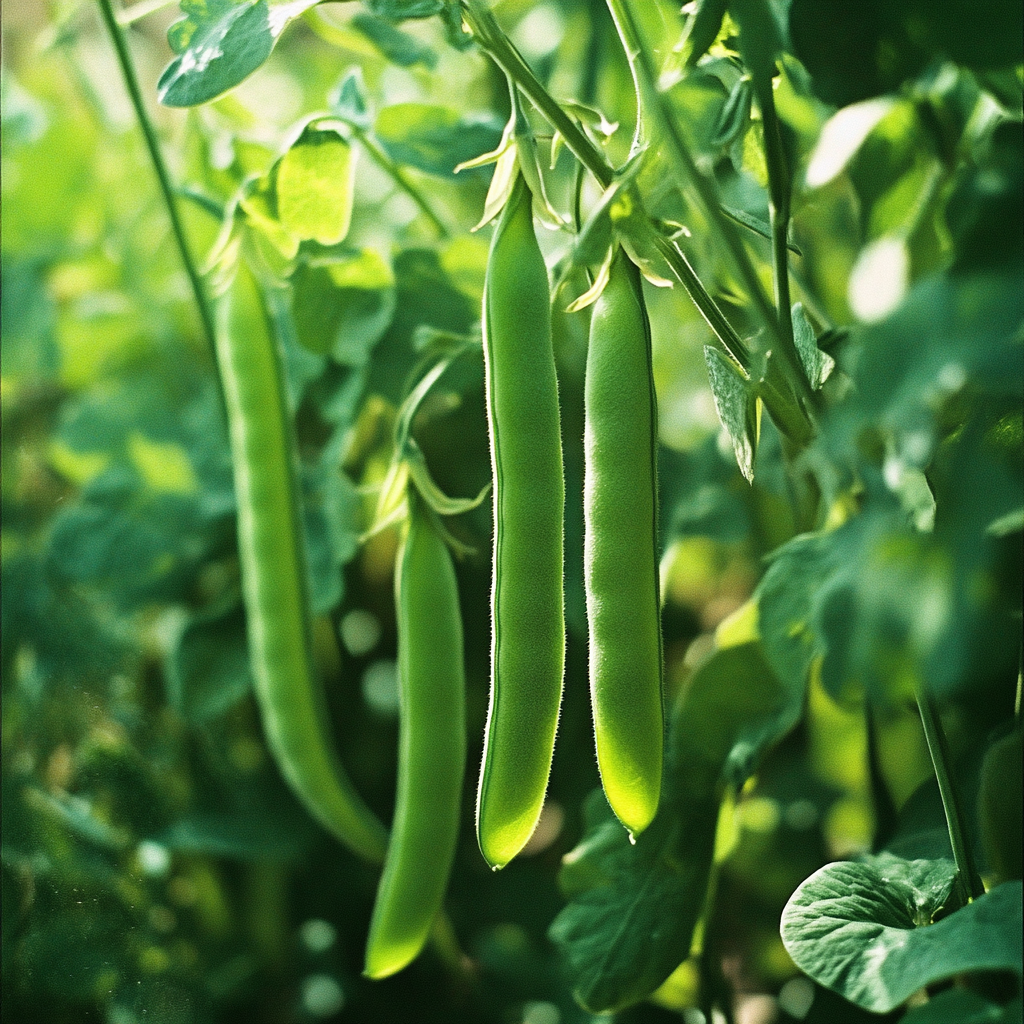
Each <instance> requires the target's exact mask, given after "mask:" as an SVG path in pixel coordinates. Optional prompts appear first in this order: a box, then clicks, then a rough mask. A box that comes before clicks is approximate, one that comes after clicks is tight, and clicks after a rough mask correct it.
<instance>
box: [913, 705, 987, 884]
mask: <svg viewBox="0 0 1024 1024" xmlns="http://www.w3.org/2000/svg"><path fill="white" fill-rule="evenodd" d="M917 707H918V710H919V711H920V713H921V724H922V725H923V726H924V736H925V740H926V741H927V742H928V753H929V754H931V758H932V766H933V767H934V769H935V778H936V779H937V780H938V783H939V795H940V796H941V797H942V808H943V810H944V811H945V812H946V825H947V827H948V828H949V842H950V845H951V846H952V847H953V859H954V860H955V861H956V867H957V873H958V876H959V878H960V884H961V885H962V886H963V887H964V888H965V889H966V892H967V895H968V897H969V898H970V899H972V900H976V899H977V898H978V897H979V896H983V895H984V894H985V886H984V885H983V884H982V881H981V875H980V874H979V873H978V867H977V865H976V864H975V862H974V851H973V850H972V849H971V845H970V843H969V842H968V840H967V831H966V829H965V828H964V813H963V807H962V805H961V803H960V798H959V796H958V795H957V792H956V786H955V785H954V781H953V774H952V770H951V763H950V762H951V758H950V754H949V745H948V743H947V742H946V734H945V733H944V732H943V731H942V723H941V722H940V721H939V714H938V711H937V710H936V707H935V702H934V701H933V700H932V698H931V697H929V696H928V695H927V694H925V693H924V692H923V691H921V690H918V693H917Z"/></svg>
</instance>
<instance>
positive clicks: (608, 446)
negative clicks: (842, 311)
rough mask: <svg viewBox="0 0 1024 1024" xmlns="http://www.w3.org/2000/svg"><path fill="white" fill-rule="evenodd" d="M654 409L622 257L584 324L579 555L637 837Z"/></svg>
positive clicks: (654, 570)
mask: <svg viewBox="0 0 1024 1024" xmlns="http://www.w3.org/2000/svg"><path fill="white" fill-rule="evenodd" d="M655 404H656V403H655V396H654V384H653V380H652V377H651V331H650V324H649V322H648V319H647V311H646V309H645V307H644V300H643V293H642V292H641V286H640V273H639V271H638V270H637V269H636V267H635V266H634V265H633V264H632V263H631V262H630V261H629V260H628V259H627V258H626V257H625V255H624V254H623V253H622V251H621V250H619V252H618V253H617V254H616V256H615V259H614V261H613V263H612V266H611V274H610V277H609V279H608V284H607V286H606V287H605V289H604V291H603V292H602V293H601V296H600V298H598V300H597V303H596V305H595V307H594V313H593V318H592V320H591V325H590V345H589V348H588V351H587V369H586V383H585V420H584V491H583V514H584V542H583V543H584V548H583V550H584V584H585V588H586V598H587V619H588V626H589V632H590V696H591V704H592V707H593V712H594V734H595V737H596V742H597V763H598V767H599V769H600V772H601V783H602V785H603V787H604V791H605V795H606V796H607V798H608V802H609V804H611V808H612V810H613V811H614V812H615V814H616V816H617V817H618V818H619V820H620V821H621V822H622V823H623V824H624V825H625V826H626V827H627V828H628V829H630V831H631V832H633V833H639V832H642V831H643V830H644V829H645V828H646V827H647V826H648V825H649V824H650V822H651V819H652V818H653V817H654V814H655V812H656V811H657V809H658V797H659V793H660V790H661V762H662V733H663V717H662V694H661V678H662V651H661V624H660V612H659V597H658V552H657V543H658V535H657V505H658V502H657V471H656V463H655V457H656V450H655V439H656V436H657V413H656V409H655Z"/></svg>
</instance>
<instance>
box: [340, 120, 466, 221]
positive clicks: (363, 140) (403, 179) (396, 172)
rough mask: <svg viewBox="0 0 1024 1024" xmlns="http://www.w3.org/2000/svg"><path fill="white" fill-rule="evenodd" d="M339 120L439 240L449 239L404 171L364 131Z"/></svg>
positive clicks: (348, 122)
mask: <svg viewBox="0 0 1024 1024" xmlns="http://www.w3.org/2000/svg"><path fill="white" fill-rule="evenodd" d="M339 120H341V121H343V122H344V123H345V124H346V125H347V126H348V128H349V129H350V130H351V132H352V134H353V135H354V136H355V137H356V139H358V141H359V143H360V145H362V147H363V148H364V149H365V150H366V152H367V153H369V155H370V159H371V160H373V162H374V163H375V164H376V165H377V166H378V167H379V168H380V169H381V170H382V171H384V173H385V174H387V175H388V177H390V178H391V180H392V181H394V183H395V184H396V185H397V186H398V187H399V188H400V189H401V190H402V191H403V192H405V194H406V195H407V196H408V197H409V198H410V199H411V200H412V201H413V202H414V203H415V204H416V205H417V206H418V207H419V208H420V210H421V211H422V213H423V215H424V216H425V217H426V218H427V220H429V221H430V223H431V224H433V225H434V230H435V231H436V232H437V233H438V235H439V236H440V237H441V238H450V237H451V231H450V230H449V229H448V227H447V226H446V225H445V223H444V221H443V220H441V218H440V217H439V216H438V215H437V214H436V213H435V212H434V209H433V207H431V205H430V203H429V202H427V198H426V196H424V195H423V193H422V192H421V191H420V190H419V188H418V187H417V186H416V184H415V182H413V181H412V179H410V178H409V176H408V175H407V174H406V173H405V171H403V170H402V168H401V167H399V166H398V164H396V163H395V162H394V160H392V159H391V157H389V156H388V155H387V153H385V152H384V150H383V149H381V147H380V145H379V144H378V143H377V141H376V139H374V138H372V137H371V136H370V134H369V133H368V132H367V131H366V129H364V128H362V127H360V126H359V125H358V124H355V123H354V122H352V121H349V120H348V119H347V118H340V119H339Z"/></svg>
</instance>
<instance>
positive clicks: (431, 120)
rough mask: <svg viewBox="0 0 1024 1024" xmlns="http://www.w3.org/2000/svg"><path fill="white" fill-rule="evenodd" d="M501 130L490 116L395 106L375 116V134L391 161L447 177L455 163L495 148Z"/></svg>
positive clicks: (420, 105) (422, 106) (433, 107)
mask: <svg viewBox="0 0 1024 1024" xmlns="http://www.w3.org/2000/svg"><path fill="white" fill-rule="evenodd" d="M503 128H504V122H502V121H499V120H498V119H497V118H495V117H494V116H493V115H491V114H477V115H472V114H469V115H463V114H460V113H459V112H458V111H457V110H455V109H454V108H452V107H442V106H438V105H435V104H428V103H396V104H394V105H393V106H390V107H384V108H383V109H382V110H381V111H380V112H379V113H378V114H377V122H376V124H375V126H374V133H375V134H376V136H377V138H378V139H379V140H380V143H381V145H382V146H383V147H384V149H385V150H387V153H388V155H389V156H390V157H391V158H392V159H393V160H396V161H397V162H398V163H401V164H408V165H409V166H410V167H416V168H418V169H419V170H421V171H426V172H427V173H428V174H436V175H439V176H441V177H446V178H447V177H452V176H454V173H455V167H456V165H457V164H461V163H464V162H465V161H467V160H471V159H472V158H473V157H475V156H478V155H479V154H480V153H484V152H487V151H488V150H491V149H494V148H495V147H496V146H497V145H498V142H499V141H500V139H501V134H502V129H503Z"/></svg>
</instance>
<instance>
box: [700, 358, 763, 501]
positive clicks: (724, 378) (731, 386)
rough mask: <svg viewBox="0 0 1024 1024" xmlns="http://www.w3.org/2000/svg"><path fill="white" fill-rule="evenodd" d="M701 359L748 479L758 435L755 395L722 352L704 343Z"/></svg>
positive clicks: (737, 462)
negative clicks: (706, 367) (705, 364)
mask: <svg viewBox="0 0 1024 1024" xmlns="http://www.w3.org/2000/svg"><path fill="white" fill-rule="evenodd" d="M704 359H705V361H706V362H707V364H708V378H709V380H710V382H711V393H712V394H713V395H714V397H715V408H716V409H717V410H718V418H719V419H720V420H721V421H722V426H723V427H725V429H726V430H727V431H728V433H729V437H730V438H732V446H733V450H734V451H735V452H736V464H737V465H738V466H739V467H740V472H741V473H742V474H743V475H744V477H746V479H747V482H748V483H752V482H753V480H754V456H755V454H756V453H757V439H758V415H757V397H756V395H755V394H754V390H753V388H752V387H751V386H750V382H749V381H748V380H746V379H745V378H744V376H743V372H742V370H740V368H739V367H738V366H737V365H736V364H735V363H734V362H733V361H732V360H731V359H730V358H729V357H728V356H727V355H725V354H724V353H723V352H721V351H719V350H718V349H717V348H713V347H712V346H711V345H706V346H705V347H704Z"/></svg>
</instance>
